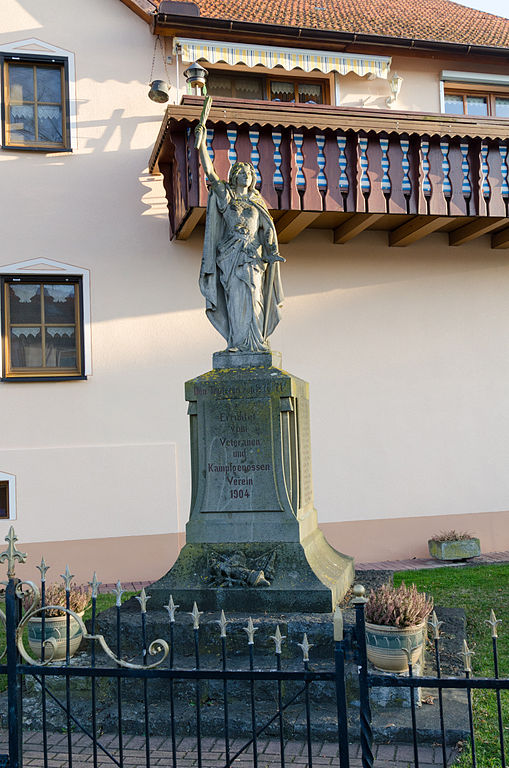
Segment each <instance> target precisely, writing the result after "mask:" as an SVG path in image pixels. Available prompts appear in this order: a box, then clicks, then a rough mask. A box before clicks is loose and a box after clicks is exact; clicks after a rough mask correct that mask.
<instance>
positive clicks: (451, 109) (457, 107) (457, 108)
mask: <svg viewBox="0 0 509 768" xmlns="http://www.w3.org/2000/svg"><path fill="white" fill-rule="evenodd" d="M444 101H445V112H446V114H447V115H462V114H463V96H455V95H454V94H452V93H446V94H445V97H444Z"/></svg>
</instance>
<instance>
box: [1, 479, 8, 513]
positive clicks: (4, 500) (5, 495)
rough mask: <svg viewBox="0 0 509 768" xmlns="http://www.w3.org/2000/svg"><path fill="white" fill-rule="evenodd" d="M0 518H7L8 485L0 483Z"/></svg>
mask: <svg viewBox="0 0 509 768" xmlns="http://www.w3.org/2000/svg"><path fill="white" fill-rule="evenodd" d="M0 517H9V485H8V483H4V482H2V483H0Z"/></svg>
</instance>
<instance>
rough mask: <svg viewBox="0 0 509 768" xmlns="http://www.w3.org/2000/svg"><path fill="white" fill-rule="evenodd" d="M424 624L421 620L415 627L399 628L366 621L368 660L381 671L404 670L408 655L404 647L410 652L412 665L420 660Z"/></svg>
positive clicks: (424, 635) (423, 638)
mask: <svg viewBox="0 0 509 768" xmlns="http://www.w3.org/2000/svg"><path fill="white" fill-rule="evenodd" d="M426 624H427V622H425V621H423V622H421V624H417V625H416V626H415V627H405V628H404V629H401V628H400V627H387V626H383V625H381V624H370V623H369V622H366V645H367V652H368V659H369V661H370V662H371V663H372V664H373V666H374V667H376V668H377V669H381V670H382V672H406V671H407V669H408V656H407V653H406V652H405V649H406V650H408V651H410V653H411V661H412V665H414V664H417V662H418V661H420V660H421V657H422V649H423V646H424V640H425V638H426Z"/></svg>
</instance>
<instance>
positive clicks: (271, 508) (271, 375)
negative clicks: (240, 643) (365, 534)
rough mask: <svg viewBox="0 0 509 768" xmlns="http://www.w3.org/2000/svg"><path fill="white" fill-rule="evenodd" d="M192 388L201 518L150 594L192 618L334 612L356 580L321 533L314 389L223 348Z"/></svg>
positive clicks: (195, 486) (196, 510) (260, 359)
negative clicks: (199, 613)
mask: <svg viewBox="0 0 509 768" xmlns="http://www.w3.org/2000/svg"><path fill="white" fill-rule="evenodd" d="M213 366H214V367H213V370H212V371H209V372H207V373H204V374H202V375H201V376H197V377H196V378H194V379H191V380H190V381H187V382H186V400H187V401H188V403H189V406H188V414H189V425H190V433H191V469H192V494H191V513H190V517H189V522H188V523H187V526H186V541H187V544H186V546H185V547H184V549H183V550H182V552H181V553H180V555H179V557H178V560H177V562H176V563H175V565H174V566H173V568H172V569H171V571H169V573H167V574H166V575H165V576H163V577H162V578H161V579H160V580H159V581H157V582H156V583H155V584H153V585H152V586H151V587H150V588H149V594H150V595H151V597H152V605H155V606H156V607H162V606H163V605H164V604H165V603H166V602H167V601H168V599H169V596H170V594H171V595H173V599H174V601H175V602H177V603H180V605H181V606H183V607H184V606H187V608H186V609H185V610H191V608H192V605H193V602H195V601H196V603H197V604H198V607H199V608H200V609H201V610H205V611H215V610H220V609H224V610H225V611H242V610H245V609H246V608H249V610H250V611H258V612H266V611H268V612H270V611H282V612H292V611H303V612H306V613H310V612H314V613H328V612H330V611H332V610H334V607H335V605H336V604H337V603H338V601H339V600H341V598H342V597H343V595H344V594H345V592H346V591H347V589H348V587H349V586H350V584H351V583H352V580H353V576H354V567H353V559H352V558H351V557H347V556H346V555H341V554H340V553H339V552H336V551H335V550H334V549H333V548H332V547H331V546H330V545H329V544H328V543H327V542H326V540H325V539H324V536H323V533H322V532H321V531H320V529H319V528H318V522H317V512H316V509H315V507H314V503H313V482H312V474H311V437H310V419H309V388H308V384H307V383H306V382H305V381H303V380H302V379H299V378H297V377H296V376H293V375H292V374H290V373H288V372H287V371H284V370H283V369H282V368H281V354H280V353H279V352H274V351H272V350H264V351H261V352H230V351H224V352H216V353H215V354H214V356H213Z"/></svg>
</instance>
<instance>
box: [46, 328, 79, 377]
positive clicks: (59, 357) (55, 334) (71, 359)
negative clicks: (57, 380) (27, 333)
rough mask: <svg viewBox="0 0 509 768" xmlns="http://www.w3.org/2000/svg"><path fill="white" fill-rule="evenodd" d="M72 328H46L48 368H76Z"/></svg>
mask: <svg viewBox="0 0 509 768" xmlns="http://www.w3.org/2000/svg"><path fill="white" fill-rule="evenodd" d="M75 335H76V334H75V332H74V328H69V327H66V326H63V327H61V328H59V327H58V326H52V327H49V328H48V327H47V328H46V365H47V366H48V367H49V368H76V342H75Z"/></svg>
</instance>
